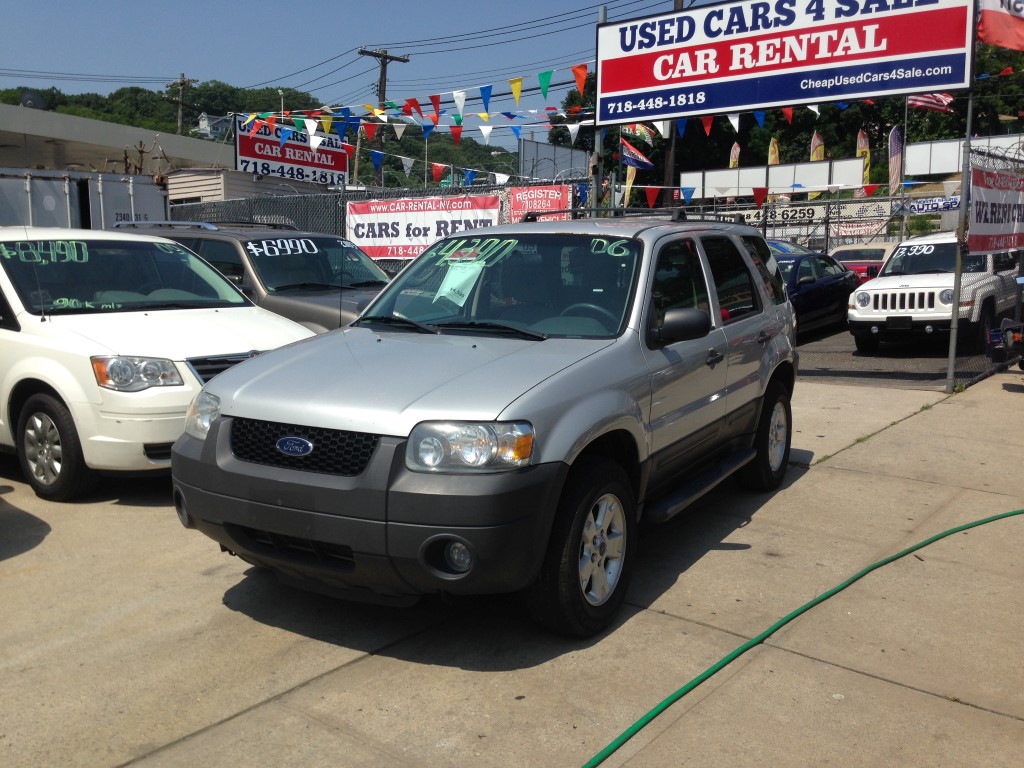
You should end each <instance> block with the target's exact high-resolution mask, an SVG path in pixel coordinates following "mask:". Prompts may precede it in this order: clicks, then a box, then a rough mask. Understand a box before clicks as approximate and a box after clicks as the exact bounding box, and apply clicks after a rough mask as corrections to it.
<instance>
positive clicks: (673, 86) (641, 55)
mask: <svg viewBox="0 0 1024 768" xmlns="http://www.w3.org/2000/svg"><path fill="white" fill-rule="evenodd" d="M972 13H973V3H972V1H971V0H765V1H764V2H753V3H742V4H741V3H727V4H720V5H713V6H704V7H701V8H696V9H689V10H686V11H675V12H671V13H666V14H661V15H658V16H653V17H649V18H645V19H634V20H632V21H622V22H613V23H608V24H601V25H599V26H598V33H597V53H598V61H597V78H598V79H597V87H598V108H597V109H598V122H599V123H616V122H627V121H633V120H646V119H667V118H671V117H687V116H690V115H703V114H707V113H709V112H717V111H739V110H743V109H758V108H763V107H766V106H774V105H778V106H783V105H793V104H810V103H814V102H816V101H819V100H829V99H832V100H834V99H836V98H856V97H867V96H878V95H895V94H898V93H911V92H919V91H924V90H930V89H935V88H953V87H958V86H959V87H966V85H967V84H968V83H967V81H968V80H969V77H970V72H969V63H970V59H969V50H970V45H971V42H972V40H973V32H974V29H973V16H972ZM922 29H927V30H928V34H927V35H922V34H920V30H922ZM908 61H912V62H914V63H913V65H911V66H908V65H907V62H908Z"/></svg>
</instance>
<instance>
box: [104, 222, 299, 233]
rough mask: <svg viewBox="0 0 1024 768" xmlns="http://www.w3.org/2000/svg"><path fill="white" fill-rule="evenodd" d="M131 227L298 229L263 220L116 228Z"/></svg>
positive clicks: (137, 224) (119, 225)
mask: <svg viewBox="0 0 1024 768" xmlns="http://www.w3.org/2000/svg"><path fill="white" fill-rule="evenodd" d="M129 227H166V228H168V229H174V228H178V229H205V230H218V229H223V228H224V227H233V228H235V229H287V230H292V231H298V227H296V226H295V225H294V224H282V223H279V222H274V223H269V222H262V221H217V220H212V221H118V222H116V223H115V224H114V229H127V228H129Z"/></svg>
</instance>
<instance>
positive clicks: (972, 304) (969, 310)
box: [848, 232, 1018, 354]
mask: <svg viewBox="0 0 1024 768" xmlns="http://www.w3.org/2000/svg"><path fill="white" fill-rule="evenodd" d="M956 249H957V241H956V234H955V233H952V232H943V233H938V234H934V235H927V236H923V237H914V238H911V239H909V240H905V241H903V242H902V243H900V244H899V245H898V246H897V247H896V249H895V250H894V251H893V252H892V255H891V256H890V257H889V259H888V261H886V263H885V266H884V267H883V268H882V270H881V272H879V273H878V277H876V278H875V279H874V280H869V281H868V282H866V283H864V284H863V285H861V286H860V288H858V289H857V290H856V291H854V292H853V293H852V294H850V305H849V315H848V318H849V327H850V333H852V334H853V338H854V341H855V342H856V344H857V350H858V351H860V352H862V353H865V354H874V353H875V352H877V351H878V345H879V342H882V341H886V340H890V339H900V338H903V339H906V338H914V337H917V336H921V337H923V336H927V335H930V334H934V333H947V334H948V333H949V331H950V328H951V326H952V319H953V288H954V283H953V281H954V277H955V270H956ZM1017 269H1018V256H1017V254H1015V253H1012V252H998V253H988V254H970V255H967V254H965V255H964V257H963V273H962V277H961V281H960V308H959V314H958V322H957V324H958V328H959V331H960V333H961V337H962V338H964V339H966V340H969V341H972V342H974V345H975V346H976V347H980V348H981V349H984V345H985V341H986V336H987V334H988V331H989V329H990V328H992V327H993V326H994V325H995V324H996V318H997V317H1000V316H1003V315H1007V314H1009V312H1010V311H1011V310H1012V309H1013V307H1014V304H1015V302H1016V300H1017V285H1016V282H1015V276H1016V274H1017Z"/></svg>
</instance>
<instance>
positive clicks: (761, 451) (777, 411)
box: [740, 381, 793, 491]
mask: <svg viewBox="0 0 1024 768" xmlns="http://www.w3.org/2000/svg"><path fill="white" fill-rule="evenodd" d="M789 401H790V394H789V390H788V389H787V388H786V387H785V386H783V385H782V384H781V383H779V382H778V381H772V382H770V383H769V384H768V390H767V391H766V392H765V395H764V403H763V404H762V406H761V418H760V419H758V422H757V435H756V436H755V438H754V448H755V450H756V451H757V455H756V456H754V458H753V459H752V460H751V461H750V462H749V463H748V464H747V465H746V466H745V467H743V469H742V470H741V474H740V481H741V482H742V483H743V485H744V486H746V487H747V488H749V489H751V490H754V491H771V490H774V489H776V488H778V487H779V485H781V484H782V478H783V477H785V475H786V469H787V468H788V467H789V449H790V444H791V441H792V439H793V429H792V425H793V414H792V411H791V409H790V403H789Z"/></svg>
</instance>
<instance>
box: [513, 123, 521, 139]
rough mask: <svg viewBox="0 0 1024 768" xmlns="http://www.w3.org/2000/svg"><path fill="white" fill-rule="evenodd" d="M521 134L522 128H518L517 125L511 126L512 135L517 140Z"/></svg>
mask: <svg viewBox="0 0 1024 768" xmlns="http://www.w3.org/2000/svg"><path fill="white" fill-rule="evenodd" d="M521 132H522V128H521V127H520V126H518V125H513V126H512V133H514V134H515V135H516V139H518V138H519V134H520V133H521Z"/></svg>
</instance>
